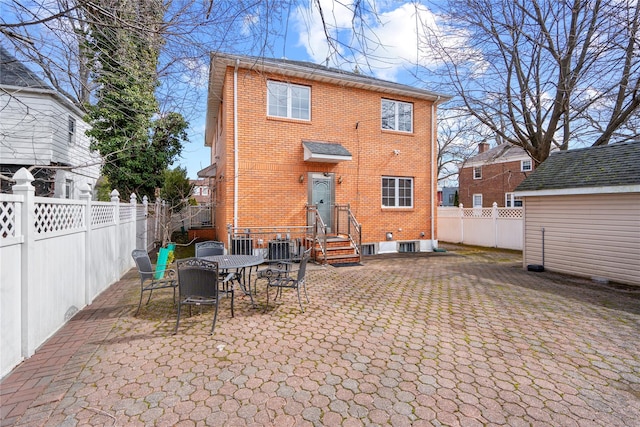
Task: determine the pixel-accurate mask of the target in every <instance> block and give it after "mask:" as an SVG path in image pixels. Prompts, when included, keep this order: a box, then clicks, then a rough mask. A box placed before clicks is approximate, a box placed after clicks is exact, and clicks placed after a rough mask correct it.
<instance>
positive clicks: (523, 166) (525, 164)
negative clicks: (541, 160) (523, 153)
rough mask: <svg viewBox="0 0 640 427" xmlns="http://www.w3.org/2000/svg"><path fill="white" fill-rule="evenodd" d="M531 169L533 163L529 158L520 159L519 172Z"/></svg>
mask: <svg viewBox="0 0 640 427" xmlns="http://www.w3.org/2000/svg"><path fill="white" fill-rule="evenodd" d="M532 169H533V165H532V163H531V159H527V160H522V161H520V171H521V172H529V171H530V170H532Z"/></svg>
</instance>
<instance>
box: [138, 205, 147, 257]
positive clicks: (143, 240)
mask: <svg viewBox="0 0 640 427" xmlns="http://www.w3.org/2000/svg"><path fill="white" fill-rule="evenodd" d="M142 209H143V212H144V222H143V230H142V238H141V239H140V240H141V241H142V247H141V248H138V249H144V250H147V249H148V246H147V245H148V244H149V241H148V239H149V229H148V228H147V227H149V198H148V197H147V196H142ZM137 213H138V212H137V211H136V215H137Z"/></svg>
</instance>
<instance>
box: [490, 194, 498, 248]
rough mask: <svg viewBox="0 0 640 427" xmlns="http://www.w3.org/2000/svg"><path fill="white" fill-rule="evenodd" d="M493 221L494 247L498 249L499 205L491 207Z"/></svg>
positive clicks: (494, 204) (495, 204) (494, 203)
mask: <svg viewBox="0 0 640 427" xmlns="http://www.w3.org/2000/svg"><path fill="white" fill-rule="evenodd" d="M491 219H492V222H493V247H494V248H497V247H498V203H496V202H493V205H491Z"/></svg>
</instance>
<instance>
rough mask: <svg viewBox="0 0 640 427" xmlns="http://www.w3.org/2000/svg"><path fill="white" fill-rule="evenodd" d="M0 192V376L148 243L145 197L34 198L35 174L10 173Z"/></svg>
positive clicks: (115, 276)
mask: <svg viewBox="0 0 640 427" xmlns="http://www.w3.org/2000/svg"><path fill="white" fill-rule="evenodd" d="M14 179H15V180H16V185H15V186H14V187H13V194H12V195H8V194H0V378H1V377H4V376H5V375H6V374H8V373H9V372H10V371H11V369H13V368H14V367H15V366H16V365H18V364H19V363H20V362H21V361H22V360H24V359H25V358H28V357H30V356H31V355H33V354H34V352H35V351H36V349H37V348H38V347H39V346H40V345H41V344H43V343H44V341H45V340H47V339H48V338H49V337H50V336H51V335H52V334H54V333H55V332H56V331H57V330H58V329H59V328H60V327H61V326H62V325H63V324H64V323H65V322H66V321H68V320H69V319H70V318H71V317H72V316H73V315H74V314H75V313H76V312H77V311H78V310H80V309H82V308H83V307H84V306H86V305H88V304H90V303H91V302H92V301H93V300H94V298H95V297H96V296H97V295H98V294H100V293H101V292H102V291H104V290H105V289H106V288H108V287H109V285H111V284H112V283H114V282H116V281H117V280H119V279H120V277H121V276H122V275H124V273H126V272H127V271H128V270H129V269H130V268H132V267H133V266H134V263H133V260H132V258H131V251H132V250H133V249H135V248H141V249H142V248H145V249H147V250H149V249H151V248H152V246H153V244H154V240H155V239H154V238H153V228H154V224H153V223H154V221H152V220H148V218H147V217H148V209H147V208H148V206H147V203H146V200H145V201H144V203H143V204H137V203H136V198H135V196H134V195H132V197H131V199H130V200H129V203H121V202H120V200H119V194H118V192H117V191H115V190H114V191H113V192H112V194H111V196H112V197H111V202H94V201H91V194H90V188H89V186H88V185H87V187H86V188H85V189H82V190H81V196H80V200H67V199H52V198H45V197H35V195H34V187H33V186H32V185H31V183H32V181H33V176H32V175H31V174H30V173H29V172H28V171H27V170H26V169H21V170H20V171H18V172H17V173H16V174H15V175H14Z"/></svg>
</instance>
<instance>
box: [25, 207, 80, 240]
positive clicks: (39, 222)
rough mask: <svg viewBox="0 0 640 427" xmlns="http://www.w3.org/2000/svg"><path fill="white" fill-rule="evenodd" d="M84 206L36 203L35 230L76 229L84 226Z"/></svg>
mask: <svg viewBox="0 0 640 427" xmlns="http://www.w3.org/2000/svg"><path fill="white" fill-rule="evenodd" d="M83 208H84V206H82V205H67V204H54V203H36V205H35V216H36V222H35V230H36V233H37V234H44V233H51V232H54V231H65V230H75V229H79V228H82V227H83V226H84V209H83Z"/></svg>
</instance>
